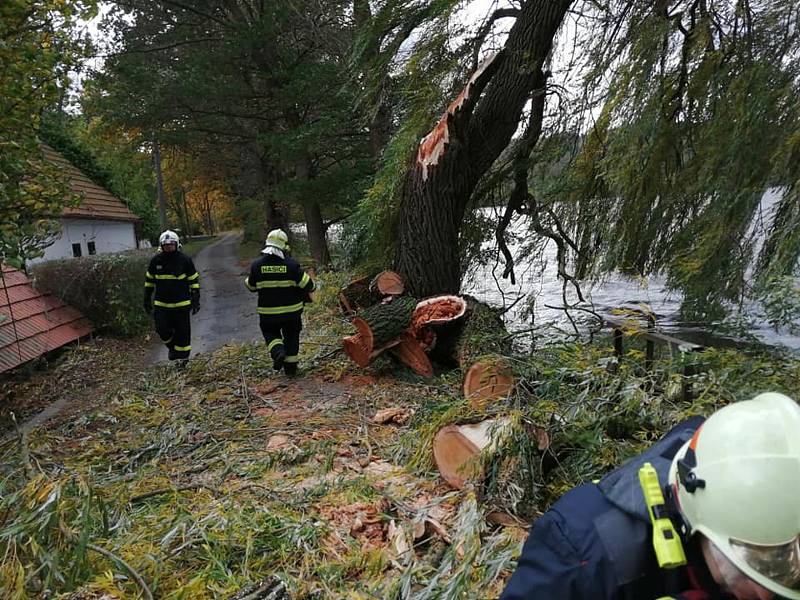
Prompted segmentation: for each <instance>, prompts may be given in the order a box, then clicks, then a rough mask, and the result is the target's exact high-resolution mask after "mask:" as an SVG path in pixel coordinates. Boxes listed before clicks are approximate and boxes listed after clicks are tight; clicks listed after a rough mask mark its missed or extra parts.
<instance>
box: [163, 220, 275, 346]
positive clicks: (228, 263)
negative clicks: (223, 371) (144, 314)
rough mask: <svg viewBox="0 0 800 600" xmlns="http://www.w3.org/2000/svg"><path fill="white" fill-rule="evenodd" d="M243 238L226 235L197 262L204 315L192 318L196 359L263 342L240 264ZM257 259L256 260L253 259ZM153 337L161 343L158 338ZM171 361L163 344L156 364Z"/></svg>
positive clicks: (199, 257)
mask: <svg viewBox="0 0 800 600" xmlns="http://www.w3.org/2000/svg"><path fill="white" fill-rule="evenodd" d="M238 241H239V234H236V233H229V234H225V235H224V236H223V237H222V238H221V239H219V240H218V241H216V242H214V243H213V244H210V245H208V246H206V247H205V248H203V249H202V250H201V251H200V252H199V253H198V254H197V256H195V258H194V265H195V267H196V268H197V271H198V272H199V273H200V312H199V313H197V314H196V315H194V316H193V317H192V356H196V355H197V354H199V353H201V352H211V351H213V350H216V349H217V348H219V347H220V346H224V345H225V344H227V343H228V342H253V341H257V340H261V339H262V338H261V331H260V330H259V328H258V315H257V314H256V297H255V294H251V293H250V292H248V291H247V289H246V288H245V287H244V277H245V275H246V273H245V271H246V270H247V267H243V266H240V265H238V264H237V261H238V258H237V256H236V245H237V243H238ZM253 258H255V257H253ZM153 335H154V336H155V337H156V339H158V336H156V335H155V331H153ZM165 360H167V349H166V347H164V345H163V344H161V343H159V344H158V347H156V348H154V350H153V356H152V362H161V361H165Z"/></svg>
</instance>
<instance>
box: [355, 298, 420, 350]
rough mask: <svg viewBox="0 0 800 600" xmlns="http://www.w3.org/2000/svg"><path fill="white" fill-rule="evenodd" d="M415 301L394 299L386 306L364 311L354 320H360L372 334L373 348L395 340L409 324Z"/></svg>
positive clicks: (380, 305) (373, 307) (376, 306)
mask: <svg viewBox="0 0 800 600" xmlns="http://www.w3.org/2000/svg"><path fill="white" fill-rule="evenodd" d="M416 306H417V301H416V300H415V299H414V298H410V297H408V296H405V297H400V298H395V299H394V300H393V301H392V302H389V303H388V304H376V305H375V306H371V307H370V308H368V309H366V310H365V311H363V312H362V313H360V314H359V315H358V317H356V318H360V319H362V320H363V321H364V322H365V323H366V324H367V325H368V326H369V328H370V331H371V332H372V339H373V346H374V347H375V348H377V347H379V346H382V345H384V344H385V343H387V342H389V341H391V340H393V339H395V338H396V337H398V336H399V335H400V334H401V333H403V332H404V331H405V330H406V329H407V328H408V326H409V324H410V323H411V315H412V314H413V313H414V308H415V307H416Z"/></svg>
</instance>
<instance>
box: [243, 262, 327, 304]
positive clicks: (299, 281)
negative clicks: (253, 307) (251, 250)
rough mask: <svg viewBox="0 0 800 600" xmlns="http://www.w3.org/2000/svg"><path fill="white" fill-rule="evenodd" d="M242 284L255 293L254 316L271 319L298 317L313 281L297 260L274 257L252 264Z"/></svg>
mask: <svg viewBox="0 0 800 600" xmlns="http://www.w3.org/2000/svg"><path fill="white" fill-rule="evenodd" d="M244 284H245V286H246V287H247V289H248V290H250V291H251V292H258V309H257V312H258V314H259V315H262V316H267V317H271V318H275V319H282V318H285V317H294V316H297V315H299V314H300V313H301V312H302V311H303V304H304V300H305V298H306V297H307V294H308V293H309V292H311V291H313V290H314V282H313V281H312V280H311V278H310V277H309V276H308V273H305V272H304V271H303V269H302V268H301V267H300V265H299V264H298V263H297V261H295V260H294V259H292V258H281V257H279V256H276V255H274V254H264V255H262V256H261V257H260V258H259V259H257V260H255V261H253V264H252V265H250V273H249V275H248V276H247V277H246V278H245V280H244Z"/></svg>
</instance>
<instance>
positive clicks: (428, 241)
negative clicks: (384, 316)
mask: <svg viewBox="0 0 800 600" xmlns="http://www.w3.org/2000/svg"><path fill="white" fill-rule="evenodd" d="M571 3H572V1H571V0H529V1H528V2H526V3H525V4H524V5H523V7H522V9H521V11H520V15H519V18H518V19H517V21H516V22H515V24H514V26H513V27H512V29H511V31H510V33H509V36H508V39H507V41H506V44H505V48H504V49H503V51H502V52H501V54H500V55H498V56H497V57H496V58H495V59H494V60H493V61H492V62H491V63H490V64H489V65H488V66H487V67H486V68H485V69H484V70H483V71H482V72H481V73H480V74H476V76H474V77H473V79H472V80H471V81H470V84H469V85H468V87H467V88H466V89H465V92H466V93H464V94H462V96H461V97H459V99H458V100H457V102H456V103H454V104H453V105H451V107H450V108H449V109H448V112H447V113H445V116H444V117H443V119H442V121H443V123H440V126H443V127H444V128H446V133H447V143H446V144H445V145H444V147H443V151H442V153H441V154H439V155H438V160H435V161H428V162H427V163H426V162H425V161H424V160H415V161H414V163H413V165H412V166H411V167H410V169H409V171H408V174H407V176H406V180H405V182H404V186H403V191H402V197H401V202H400V219H399V231H398V245H397V249H396V255H395V263H396V270H397V271H398V272H399V273H400V274H401V275H402V276H403V278H404V280H405V281H406V284H407V287H408V289H409V291H410V292H411V293H412V294H414V295H416V296H430V295H434V294H439V293H457V292H458V291H459V288H460V285H461V261H460V252H459V239H458V237H459V232H460V229H461V223H462V220H463V217H464V211H465V209H466V206H467V203H468V202H469V199H470V196H471V195H472V192H473V191H474V189H475V186H476V185H477V183H478V181H479V180H480V178H481V177H482V176H483V175H484V174H485V173H486V171H487V170H488V169H489V168H490V167H491V165H492V163H493V162H494V161H495V159H497V157H498V156H499V155H500V153H501V152H502V151H503V150H504V149H505V148H506V146H507V145H508V143H509V141H510V140H511V137H512V136H513V134H514V132H515V131H516V129H517V127H518V125H519V120H520V116H521V114H522V109H523V108H524V106H525V103H526V101H527V100H528V99H529V98H530V95H531V92H532V91H533V89H534V88H535V87H536V81H537V74H539V73H540V72H541V69H542V65H543V64H544V62H545V60H546V58H547V56H548V54H549V52H550V50H551V47H552V43H553V38H554V36H555V34H556V31H557V30H558V27H559V26H560V24H561V22H562V21H563V19H564V16H565V14H566V12H567V9H568V8H569V6H570V4H571ZM417 157H418V158H423V157H422V155H421V154H420V153H418V155H417Z"/></svg>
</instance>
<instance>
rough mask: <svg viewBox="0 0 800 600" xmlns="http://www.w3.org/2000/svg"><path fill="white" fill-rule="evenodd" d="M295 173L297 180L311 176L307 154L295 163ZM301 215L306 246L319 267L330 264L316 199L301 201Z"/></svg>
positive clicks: (322, 223)
mask: <svg viewBox="0 0 800 600" xmlns="http://www.w3.org/2000/svg"><path fill="white" fill-rule="evenodd" d="M295 175H296V176H297V179H299V180H308V179H310V178H311V161H310V160H309V158H308V157H307V156H304V157H303V158H301V159H299V160H298V161H297V163H296V165H295ZM303 216H304V217H305V220H306V233H307V234H308V247H309V250H310V251H311V256H312V257H313V259H314V260H315V261H316V262H317V265H319V266H321V267H327V266H328V265H330V264H331V255H330V253H329V252H328V241H327V239H326V238H325V222H324V221H323V220H322V210H321V209H320V207H319V202H317V201H316V200H305V201H303Z"/></svg>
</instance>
